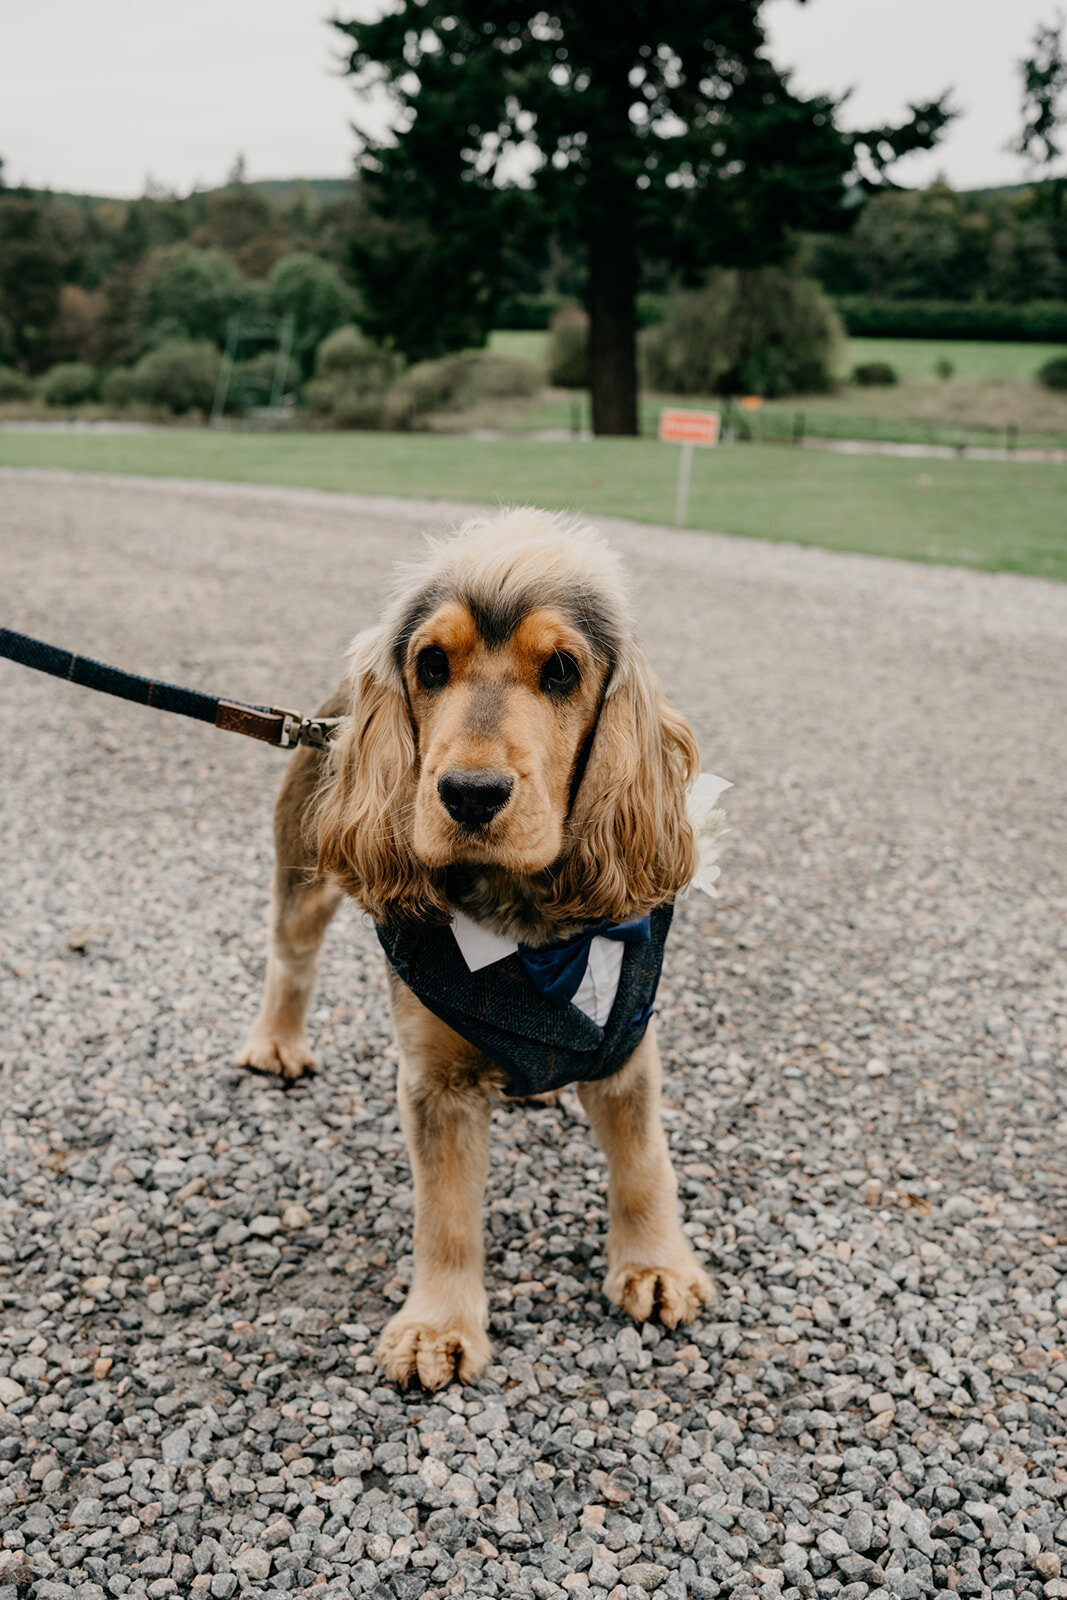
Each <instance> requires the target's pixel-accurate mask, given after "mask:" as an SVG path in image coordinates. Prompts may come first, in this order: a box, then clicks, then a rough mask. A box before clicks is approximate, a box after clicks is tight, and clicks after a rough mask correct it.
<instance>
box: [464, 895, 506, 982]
mask: <svg viewBox="0 0 1067 1600" xmlns="http://www.w3.org/2000/svg"><path fill="white" fill-rule="evenodd" d="M452 933H453V935H454V937H455V941H456V943H457V944H458V945H459V950H460V954H461V955H462V957H463V959H464V961H465V962H466V963H467V966H468V967H469V969H470V971H471V972H480V971H481V970H482V968H483V967H491V966H492V964H493V962H494V961H503V959H504V957H505V956H512V955H514V954H515V951H516V950H517V949H518V948H519V946H518V944H517V943H516V941H515V940H514V939H505V938H504V936H503V934H500V933H494V932H493V930H492V928H485V927H483V926H482V924H481V923H480V922H475V921H473V919H472V918H470V917H468V916H467V915H465V913H464V912H462V911H456V910H453V912H452Z"/></svg>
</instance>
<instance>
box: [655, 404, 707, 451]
mask: <svg viewBox="0 0 1067 1600" xmlns="http://www.w3.org/2000/svg"><path fill="white" fill-rule="evenodd" d="M659 436H660V438H661V439H662V440H663V441H664V443H665V444H718V442H719V413H718V412H717V411H661V412H660V414H659Z"/></svg>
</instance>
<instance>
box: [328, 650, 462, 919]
mask: <svg viewBox="0 0 1067 1600" xmlns="http://www.w3.org/2000/svg"><path fill="white" fill-rule="evenodd" d="M380 646H381V641H380V639H379V637H378V634H377V632H375V633H372V634H365V635H363V636H362V637H361V638H360V639H357V641H356V644H355V646H354V647H353V650H352V653H351V655H350V657H349V674H350V683H351V690H352V701H351V706H350V709H349V713H348V715H347V716H346V717H345V718H344V720H343V722H342V724H341V729H340V732H339V734H338V736H337V737H336V738H335V739H334V741H333V746H332V749H331V752H330V760H329V765H328V767H327V770H326V776H325V780H324V783H323V786H322V789H321V791H320V794H319V799H318V804H317V807H316V814H315V823H316V830H317V835H318V870H319V873H320V875H321V876H329V877H331V878H333V879H334V881H335V882H336V883H338V884H340V886H341V887H342V888H343V889H344V890H345V891H346V892H347V893H348V894H350V895H352V896H353V898H354V899H356V900H357V901H358V902H359V904H360V905H361V906H362V907H363V909H364V910H365V911H368V912H369V913H370V915H371V916H372V917H373V918H374V920H375V922H384V923H390V924H393V925H396V924H403V923H411V922H427V921H429V922H441V921H447V919H448V907H447V904H446V902H445V900H444V897H443V896H442V894H441V891H440V889H439V888H438V886H437V885H436V883H435V881H434V878H433V876H432V875H431V873H430V872H429V871H428V869H427V868H426V867H425V866H424V865H423V864H422V862H421V861H419V860H418V859H417V857H416V856H415V854H414V852H413V850H412V847H411V825H412V820H413V815H414V809H415V784H416V778H417V770H416V769H417V751H416V747H415V733H414V729H413V727H412V724H411V717H410V715H409V712H408V706H407V701H406V699H405V697H404V695H403V693H402V692H401V690H400V689H399V688H398V687H396V686H394V685H393V684H391V683H389V682H387V681H383V680H382V677H381V675H380V667H379V666H378V664H377V663H378V660H379V659H380V654H381V650H380Z"/></svg>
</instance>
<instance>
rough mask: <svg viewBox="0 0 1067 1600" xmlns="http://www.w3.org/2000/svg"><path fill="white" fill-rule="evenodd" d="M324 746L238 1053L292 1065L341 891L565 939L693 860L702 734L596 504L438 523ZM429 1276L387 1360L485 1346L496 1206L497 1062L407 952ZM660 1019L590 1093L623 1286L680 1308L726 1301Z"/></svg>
mask: <svg viewBox="0 0 1067 1600" xmlns="http://www.w3.org/2000/svg"><path fill="white" fill-rule="evenodd" d="M338 706H339V707H340V709H341V713H342V718H343V720H342V723H341V726H340V730H339V734H338V737H337V738H336V739H335V741H334V747H333V749H332V750H331V752H330V754H329V755H328V756H327V757H325V758H324V757H320V756H317V755H312V754H310V753H307V752H301V753H299V754H298V755H297V756H296V757H295V758H294V760H293V763H292V766H291V769H290V773H289V776H288V778H287V780H286V782H285V784H284V786H283V789H282V793H281V795H280V797H279V801H278V807H277V811H276V841H277V865H276V873H275V887H274V895H273V899H272V911H271V951H270V957H269V961H268V970H267V983H266V989H265V993H264V1000H263V1006H262V1008H261V1011H260V1016H259V1018H258V1020H257V1022H256V1024H255V1027H254V1028H253V1031H252V1034H251V1036H250V1038H249V1040H248V1043H247V1045H246V1046H245V1049H244V1051H243V1052H242V1054H241V1056H240V1057H239V1059H240V1060H241V1061H242V1062H243V1063H244V1064H246V1065H249V1066H254V1067H257V1068H259V1069H260V1070H264V1071H269V1072H275V1073H279V1074H281V1075H283V1076H286V1077H295V1076H299V1074H300V1073H301V1072H303V1071H306V1070H309V1069H310V1068H311V1066H312V1064H313V1063H312V1058H311V1054H310V1050H309V1047H308V1044H307V1039H306V1035H305V1032H304V1017H305V1014H306V1011H307V1005H308V1001H309V999H310V995H311V989H312V985H313V982H314V974H315V959H316V952H317V950H318V946H319V944H320V942H321V939H322V936H323V934H324V932H325V929H326V926H327V924H328V922H329V919H330V917H331V916H332V914H333V911H334V909H335V908H336V905H337V903H338V901H339V900H340V898H341V897H342V895H343V894H346V893H347V894H349V895H351V896H352V897H353V898H354V899H356V900H357V901H358V902H359V904H360V905H361V906H362V907H363V908H364V909H365V910H367V911H368V912H370V914H371V915H372V916H373V917H374V918H375V920H376V921H379V922H386V923H390V924H394V925H396V924H403V923H405V922H407V923H412V922H415V923H417V922H436V923H445V922H447V921H448V920H449V918H450V916H451V909H452V908H453V907H460V908H462V909H463V910H464V911H466V912H467V914H468V915H470V916H472V917H474V918H475V920H478V921H481V922H483V923H486V924H488V925H490V926H492V927H493V928H494V929H495V930H496V931H498V932H500V933H505V934H507V935H508V936H510V937H513V938H520V939H524V940H526V941H528V942H530V943H538V942H546V941H550V940H553V939H556V938H559V937H560V936H562V935H564V934H566V933H567V932H568V931H570V930H571V929H573V928H575V927H580V926H583V925H588V924H589V923H591V922H596V921H600V920H602V919H610V920H613V921H617V920H623V919H625V918H628V917H632V916H636V915H641V914H643V913H644V912H647V911H650V910H652V909H654V908H655V907H656V906H658V905H662V904H664V903H666V902H668V901H670V900H672V899H673V898H674V896H675V895H676V894H677V893H678V891H679V890H680V889H681V888H682V887H683V886H684V885H685V884H686V883H688V881H689V879H690V878H691V876H692V874H693V870H694V867H695V845H694V840H693V834H692V829H691V828H690V825H689V822H688V820H687V817H686V809H685V792H686V786H687V784H688V782H689V781H690V779H691V778H692V777H693V776H694V775H695V773H696V771H697V770H698V766H699V757H698V752H697V749H696V744H695V742H694V739H693V735H692V733H691V732H690V730H689V728H688V726H687V724H686V723H685V721H684V719H683V718H682V717H680V716H679V715H678V713H677V712H675V711H673V710H672V709H671V708H670V707H669V706H668V705H667V704H666V702H665V701H664V699H663V696H662V694H661V692H660V689H659V685H658V683H657V681H656V679H655V677H654V676H653V674H652V672H651V669H650V667H649V664H648V661H647V659H646V657H645V655H644V652H643V651H642V650H641V648H640V646H639V645H638V644H637V643H636V642H635V640H634V638H633V634H632V628H631V624H630V619H629V614H628V608H627V604H626V598H625V591H624V587H623V583H622V577H621V572H620V569H619V564H618V561H617V558H616V557H615V556H614V555H613V553H612V552H611V551H610V550H609V549H608V548H607V547H606V546H605V545H604V544H603V543H602V542H601V541H600V540H598V539H597V538H595V537H594V536H593V535H591V534H590V533H589V532H588V531H587V530H585V529H583V528H582V527H580V526H574V525H568V524H566V523H563V522H560V521H559V520H558V519H555V518H551V517H548V516H546V515H545V514H544V513H540V512H532V511H513V512H505V513H503V514H501V515H500V516H499V517H497V518H494V519H492V520H489V521H486V522H482V523H475V524H471V525H469V526H468V527H467V528H465V529H462V530H461V531H460V533H459V534H458V535H456V536H455V537H454V538H452V539H450V540H444V541H441V542H439V543H436V544H434V545H432V546H431V549H430V553H429V555H428V557H427V558H426V560H424V561H423V562H421V563H419V564H418V565H417V566H416V567H414V568H411V569H409V570H408V571H407V572H405V573H404V575H403V577H402V579H401V581H400V583H399V584H398V586H397V589H396V591H395V593H394V596H393V599H392V603H391V605H390V606H389V608H388V609H387V611H386V614H385V617H384V619H383V621H382V623H381V625H380V626H379V627H378V628H376V629H374V630H372V631H371V632H369V633H367V634H365V635H363V636H361V638H359V639H357V641H356V643H355V645H354V646H353V649H352V651H351V652H350V656H349V674H348V681H347V684H346V685H345V687H344V688H343V690H342V695H341V697H340V700H339V702H338V703H335V704H332V705H331V707H330V708H329V709H330V712H331V713H332V714H337V710H338ZM390 978H391V982H390V997H391V1004H392V1009H393V1017H394V1023H395V1027H396V1033H397V1039H398V1042H399V1045H400V1052H401V1066H400V1074H399V1085H398V1092H399V1097H400V1107H401V1116H402V1121H403V1126H404V1131H405V1136H406V1138H407V1142H408V1147H409V1151H410V1155H411V1160H412V1167H413V1171H414V1177H415V1204H416V1220H415V1278H414V1283H413V1285H412V1289H411V1293H410V1295H409V1297H408V1300H407V1302H406V1304H405V1306H404V1307H403V1309H402V1310H401V1311H400V1312H399V1313H398V1314H397V1315H396V1316H395V1317H394V1318H393V1319H392V1321H391V1322H390V1324H389V1326H388V1327H387V1329H386V1330H385V1333H384V1335H383V1338H382V1343H381V1346H380V1350H379V1358H380V1360H381V1362H382V1364H383V1366H384V1367H385V1370H386V1371H387V1373H388V1374H389V1375H390V1376H391V1377H393V1378H395V1379H397V1380H399V1381H400V1382H405V1381H407V1380H408V1379H409V1378H412V1377H418V1378H419V1379H420V1380H421V1381H422V1382H423V1383H425V1384H426V1385H427V1386H429V1387H437V1386H439V1385H440V1384H442V1383H445V1382H447V1381H448V1380H449V1378H450V1377H451V1376H452V1375H453V1374H454V1373H458V1375H459V1377H460V1378H461V1379H467V1378H471V1377H473V1376H475V1375H476V1374H477V1373H478V1372H479V1371H480V1370H481V1368H482V1367H483V1366H484V1365H485V1363H486V1362H487V1361H488V1359H489V1344H488V1340H487V1338H486V1335H485V1323H486V1318H487V1310H486V1297H485V1290H484V1286H483V1283H482V1246H481V1228H480V1220H479V1213H480V1206H481V1196H482V1190H483V1188H484V1183H485V1176H486V1172H487V1169H488V1131H489V1109H490V1104H491V1099H492V1097H493V1096H494V1095H496V1094H499V1093H500V1092H501V1091H502V1087H503V1078H502V1075H501V1073H500V1072H499V1070H498V1069H497V1068H496V1067H494V1066H493V1065H492V1064H491V1063H490V1062H489V1061H487V1060H486V1058H485V1057H484V1056H482V1055H481V1054H480V1053H479V1052H478V1051H476V1050H475V1049H473V1047H472V1046H470V1045H468V1044H466V1043H465V1042H464V1041H463V1040H462V1039H460V1038H459V1036H458V1035H456V1034H455V1033H454V1032H452V1030H451V1029H449V1028H448V1027H447V1026H446V1025H445V1024H444V1023H442V1022H440V1021H439V1020H438V1019H437V1018H435V1017H433V1016H432V1015H431V1013H430V1012H428V1011H427V1010H426V1009H425V1008H424V1007H423V1006H422V1005H421V1003H420V1002H419V1001H418V1000H417V999H416V998H415V996H414V995H413V994H411V992H410V991H409V990H407V989H406V988H405V987H404V986H403V985H402V984H401V983H400V982H399V980H398V979H396V978H395V976H394V975H392V974H390ZM659 1084H660V1066H659V1055H658V1051H657V1048H656V1044H655V1036H654V1032H653V1029H652V1028H651V1027H650V1029H649V1031H648V1033H647V1034H646V1035H645V1038H644V1040H643V1042H642V1044H641V1045H640V1046H639V1048H638V1049H637V1051H636V1052H635V1054H634V1055H633V1057H632V1058H631V1060H630V1061H629V1062H628V1063H627V1065H626V1066H625V1067H624V1068H623V1069H622V1071H621V1072H618V1073H616V1074H615V1075H614V1076H613V1077H610V1078H608V1079H604V1080H601V1081H598V1082H596V1083H591V1084H586V1085H580V1086H579V1090H578V1092H579V1096H580V1098H581V1100H582V1103H583V1105H584V1106H585V1108H586V1111H587V1113H588V1115H589V1117H590V1120H591V1122H592V1123H593V1127H594V1129H595V1131H596V1133H597V1136H598V1138H599V1140H600V1143H601V1145H602V1146H603V1148H604V1150H605V1153H606V1155H607V1158H608V1163H609V1196H610V1212H611V1225H610V1230H609V1235H608V1276H607V1280H606V1283H605V1290H606V1292H607V1294H608V1295H609V1297H610V1298H611V1299H612V1301H613V1302H614V1303H615V1304H617V1305H618V1306H620V1307H621V1308H622V1309H624V1310H626V1311H628V1312H629V1313H631V1314H632V1315H634V1316H635V1317H637V1318H638V1319H639V1320H640V1319H644V1318H646V1317H648V1316H651V1315H652V1314H653V1313H655V1312H658V1313H659V1315H660V1316H661V1317H662V1318H663V1320H664V1321H665V1322H666V1323H667V1324H668V1325H669V1326H672V1327H673V1326H674V1325H675V1324H676V1323H678V1322H680V1321H687V1320H690V1319H691V1318H692V1317H693V1316H695V1315H696V1314H697V1313H698V1310H699V1307H700V1305H701V1304H702V1303H705V1302H706V1301H707V1298H708V1295H709V1292H710V1289H709V1285H708V1281H707V1278H706V1277H705V1275H704V1274H703V1272H702V1271H701V1269H700V1268H699V1266H698V1265H697V1263H696V1260H695V1258H694V1257H693V1255H692V1252H691V1250H690V1248H689V1246H688V1244H687V1243H686V1241H685V1239H684V1236H683V1235H682V1232H681V1227H680V1223H679V1219H678V1213H677V1203H676V1186H675V1181H674V1175H673V1172H672V1170H671V1166H670V1160H669V1157H668V1154H667V1146H666V1139H665V1137H664V1134H663V1129H662V1125H661V1122H660V1117H659Z"/></svg>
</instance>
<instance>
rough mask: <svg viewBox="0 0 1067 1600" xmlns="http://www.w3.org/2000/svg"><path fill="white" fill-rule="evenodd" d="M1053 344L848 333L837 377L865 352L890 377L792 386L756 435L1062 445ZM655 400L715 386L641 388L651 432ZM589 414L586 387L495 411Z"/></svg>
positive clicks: (502, 347)
mask: <svg viewBox="0 0 1067 1600" xmlns="http://www.w3.org/2000/svg"><path fill="white" fill-rule="evenodd" d="M545 341H546V335H545V334H544V333H530V332H507V331H505V332H498V333H494V334H492V335H491V337H490V348H491V349H493V350H495V351H497V352H498V353H499V354H501V355H511V356H521V357H524V358H526V359H529V360H535V361H537V360H543V359H544V354H545ZM1057 353H1062V352H1059V351H1058V350H1057V347H1056V346H1054V345H1046V344H999V343H995V342H993V341H986V342H979V341H977V340H952V339H850V340H848V341H847V343H846V346H845V348H844V350H843V351H842V354H841V359H840V362H839V370H840V373H841V376H842V378H845V377H847V375H848V373H850V372H851V371H852V368H853V367H854V366H856V365H857V364H859V363H860V362H865V361H884V362H888V363H889V365H890V366H892V367H893V368H894V369H895V370H896V372H897V373H898V375H899V377H900V380H901V381H900V382H899V384H896V385H892V386H889V387H875V388H860V387H858V386H856V385H854V384H846V383H842V386H841V387H840V388H839V389H838V391H837V392H836V393H834V394H829V395H797V396H794V397H792V398H790V399H788V400H772V401H768V402H767V404H766V405H765V406H764V408H763V411H762V413H761V417H760V423H761V428H762V433H763V437H764V438H768V439H785V438H789V437H791V436H792V434H793V432H794V429H795V428H797V427H798V426H799V427H800V428H801V430H802V431H803V432H804V433H806V434H807V435H809V436H810V437H812V438H819V439H874V440H886V441H893V442H896V443H904V444H935V445H948V446H952V447H954V446H956V445H960V444H966V445H985V446H988V445H993V446H999V447H1003V446H1005V445H1006V444H1008V443H1010V442H1013V443H1014V444H1015V445H1017V446H1018V447H1020V448H1023V449H1063V448H1065V447H1067V395H1064V394H1060V393H1053V392H1051V391H1049V390H1047V389H1043V388H1041V387H1040V386H1039V385H1038V384H1037V383H1036V382H1035V381H1034V377H1035V374H1036V373H1037V371H1038V369H1039V367H1041V366H1042V365H1043V364H1044V362H1045V361H1047V360H1048V359H1049V358H1050V357H1051V356H1052V355H1054V354H1057ZM941 359H945V360H947V361H951V363H952V365H953V368H954V371H953V376H952V377H951V378H950V379H948V380H942V379H939V378H938V377H937V376H936V371H935V369H936V365H937V362H938V361H939V360H941ZM664 405H683V406H697V407H702V406H712V407H715V408H716V409H718V410H722V409H723V406H724V402H723V401H722V400H721V399H716V398H715V397H714V396H699V395H688V396H671V395H661V394H644V395H642V396H641V402H640V414H641V431H642V433H647V434H650V435H654V434H655V432H656V424H657V419H658V415H659V411H660V408H661V407H662V406H664ZM576 417H578V418H580V419H581V422H582V424H583V425H587V424H588V417H589V397H588V395H587V394H585V393H584V392H580V391H575V392H574V393H573V394H572V395H568V396H564V395H563V394H562V392H560V391H557V392H556V393H555V394H554V395H552V396H551V397H550V398H547V399H542V400H539V401H536V402H534V403H533V404H531V405H523V406H517V407H512V408H510V409H508V410H506V411H504V412H502V413H501V417H500V420H499V423H498V425H499V426H501V427H505V428H508V429H509V430H511V431H514V432H517V433H527V432H533V431H536V430H538V429H544V428H564V429H567V428H570V427H572V426H573V423H574V419H575V418H576Z"/></svg>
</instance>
